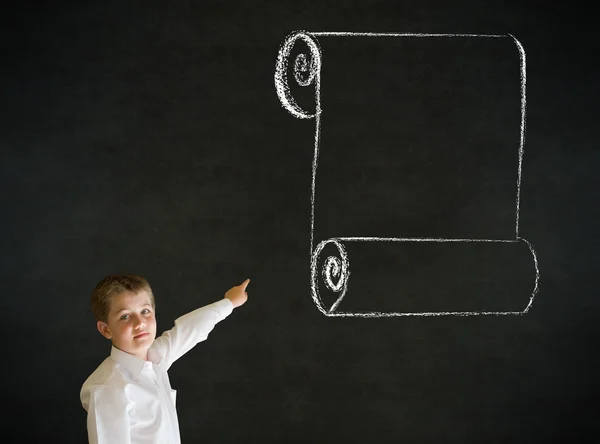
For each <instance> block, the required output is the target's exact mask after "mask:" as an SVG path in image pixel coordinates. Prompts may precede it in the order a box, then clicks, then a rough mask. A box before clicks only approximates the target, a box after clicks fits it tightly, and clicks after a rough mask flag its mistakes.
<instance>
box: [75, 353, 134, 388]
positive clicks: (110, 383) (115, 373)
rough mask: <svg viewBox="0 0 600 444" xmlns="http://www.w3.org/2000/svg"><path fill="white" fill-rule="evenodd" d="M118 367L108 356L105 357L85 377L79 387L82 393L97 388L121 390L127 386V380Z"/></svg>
mask: <svg viewBox="0 0 600 444" xmlns="http://www.w3.org/2000/svg"><path fill="white" fill-rule="evenodd" d="M119 367H120V366H119V364H118V363H117V362H115V361H114V360H113V359H112V358H111V357H110V356H109V357H107V358H106V359H105V360H104V361H102V363H101V364H100V365H99V366H98V367H97V368H96V370H94V371H93V372H92V374H91V375H89V376H88V377H87V379H86V380H85V382H84V383H83V385H82V386H81V391H82V392H84V391H87V390H92V389H93V388H99V387H113V388H116V389H122V388H123V387H124V386H125V385H126V384H127V378H126V377H125V375H123V373H122V371H121V369H120V368H119Z"/></svg>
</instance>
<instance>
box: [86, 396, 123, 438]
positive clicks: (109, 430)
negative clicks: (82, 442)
mask: <svg viewBox="0 0 600 444" xmlns="http://www.w3.org/2000/svg"><path fill="white" fill-rule="evenodd" d="M85 392H86V393H83V394H82V400H83V405H84V407H85V409H86V410H87V412H88V415H87V431H88V440H89V443H90V444H117V443H118V444H131V430H130V426H131V424H130V419H129V409H130V408H131V407H132V406H131V405H130V403H129V402H128V401H127V399H126V398H125V395H124V392H121V393H119V391H118V390H113V389H110V388H108V387H104V386H96V387H90V388H88V390H85Z"/></svg>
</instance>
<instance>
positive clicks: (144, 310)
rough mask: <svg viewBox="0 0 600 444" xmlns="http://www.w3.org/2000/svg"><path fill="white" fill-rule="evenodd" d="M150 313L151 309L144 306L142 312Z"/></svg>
mask: <svg viewBox="0 0 600 444" xmlns="http://www.w3.org/2000/svg"><path fill="white" fill-rule="evenodd" d="M148 313H150V310H148V309H147V308H144V309H143V310H142V314H148Z"/></svg>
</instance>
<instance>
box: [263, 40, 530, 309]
mask: <svg viewBox="0 0 600 444" xmlns="http://www.w3.org/2000/svg"><path fill="white" fill-rule="evenodd" d="M525 68H526V67H525V51H524V49H523V46H522V45H521V43H520V42H519V41H518V40H517V39H516V38H514V37H513V36H512V35H483V34H414V33H398V34H396V33H369V32H367V33H351V32H306V31H297V32H293V33H291V34H290V35H288V36H287V38H286V39H285V40H284V41H283V43H282V44H281V46H280V49H279V54H278V57H277V61H276V67H275V76H274V81H275V89H276V92H277V95H278V97H279V100H280V102H281V104H282V106H283V107H284V108H285V109H286V110H287V111H288V112H289V113H291V114H292V115H293V116H294V117H296V118H298V119H305V120H308V121H311V120H312V121H314V156H313V164H312V187H311V214H310V271H311V292H312V298H313V300H314V303H315V305H316V306H317V308H318V309H319V310H320V311H321V312H322V313H323V314H324V315H326V316H331V317H339V316H345V317H351V316H354V317H367V318H373V317H393V316H474V315H523V314H525V313H527V312H528V311H529V310H530V308H531V307H532V304H533V301H534V298H535V296H536V294H537V293H538V287H539V281H540V271H539V266H538V259H537V255H536V252H535V250H534V248H533V245H532V244H531V243H530V242H529V241H527V240H526V239H524V238H523V237H521V236H520V235H519V211H520V210H519V207H520V201H521V177H522V160H523V149H524V140H525V117H526V116H525V115H526V94H525V84H526V69H525ZM322 92H323V94H322ZM317 171H318V172H319V174H317ZM515 182H516V185H515ZM317 190H318V192H317ZM515 195H516V198H515ZM317 216H318V218H317ZM317 220H318V223H316V221H317ZM351 265H352V273H350V268H351ZM364 270H366V271H364ZM382 282H383V284H382ZM350 290H351V291H350Z"/></svg>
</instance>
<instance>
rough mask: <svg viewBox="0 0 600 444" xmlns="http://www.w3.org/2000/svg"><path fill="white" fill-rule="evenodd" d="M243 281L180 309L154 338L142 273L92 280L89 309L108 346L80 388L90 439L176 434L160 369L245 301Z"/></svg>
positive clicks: (158, 442) (152, 439)
mask: <svg viewBox="0 0 600 444" xmlns="http://www.w3.org/2000/svg"><path fill="white" fill-rule="evenodd" d="M249 282H250V279H246V280H245V281H244V282H243V283H242V284H241V285H238V286H235V287H232V288H231V289H229V290H228V291H227V292H226V293H225V297H224V298H223V299H222V300H221V301H218V302H215V303H213V304H209V305H206V306H205V307H202V308H198V309H196V310H194V311H191V312H190V313H187V314H185V315H183V316H181V317H180V318H178V319H177V320H175V327H173V328H172V329H171V330H169V331H166V332H164V333H163V334H162V336H160V337H159V338H157V339H156V340H155V337H156V317H155V315H154V308H155V303H154V295H153V294H152V289H151V288H150V285H149V283H148V281H147V280H146V279H145V278H143V277H142V276H137V275H116V276H107V277H105V278H104V279H103V280H102V281H100V282H99V283H98V285H97V286H96V288H95V289H94V291H93V292H92V311H93V312H94V315H95V316H96V319H97V323H96V326H97V328H98V330H99V331H100V333H102V335H103V336H104V337H105V338H107V339H110V340H111V342H112V347H111V353H110V357H108V358H106V359H105V360H104V362H102V364H100V366H98V368H97V369H96V370H95V371H94V372H93V373H92V374H91V375H90V376H89V377H88V378H87V380H86V381H85V382H84V384H83V386H82V388H81V393H80V398H81V403H82V405H83V408H84V409H85V410H86V411H87V412H88V417H87V430H88V438H89V442H90V444H139V443H153V444H179V443H180V442H181V440H180V437H179V424H178V420H177V411H176V409H175V390H172V389H171V384H170V382H169V376H168V375H167V370H168V369H169V367H170V366H171V364H173V362H174V361H175V360H177V359H178V358H179V357H181V356H182V355H183V354H184V353H186V352H187V351H189V350H190V349H191V348H192V347H193V346H194V345H196V344H197V343H198V342H200V341H204V340H205V339H206V338H207V336H208V334H209V333H210V332H211V331H212V329H213V328H214V326H215V325H216V324H217V323H218V322H220V321H221V320H223V319H225V318H226V317H227V316H229V314H231V312H232V311H233V309H234V308H236V307H239V306H240V305H242V304H244V303H245V302H246V300H247V299H248V294H247V293H246V287H247V286H248V283H249Z"/></svg>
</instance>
